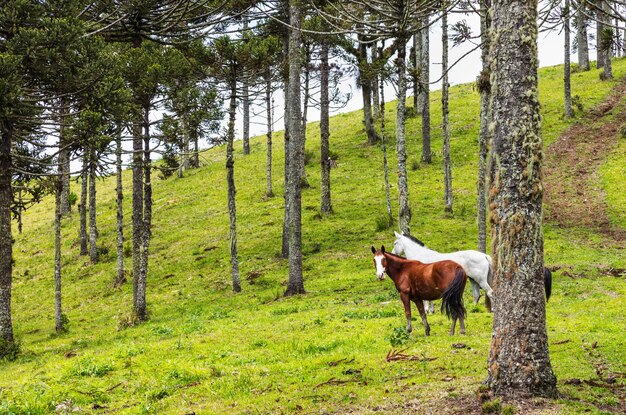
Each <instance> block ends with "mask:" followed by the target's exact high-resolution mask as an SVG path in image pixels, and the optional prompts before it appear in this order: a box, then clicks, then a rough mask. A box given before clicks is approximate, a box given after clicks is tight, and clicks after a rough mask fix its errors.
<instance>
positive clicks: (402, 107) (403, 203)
mask: <svg viewBox="0 0 626 415" xmlns="http://www.w3.org/2000/svg"><path fill="white" fill-rule="evenodd" d="M397 42H398V58H397V59H396V71H397V74H398V95H397V98H398V104H397V105H398V106H397V115H396V152H397V154H398V194H399V199H398V200H399V205H400V206H399V209H400V213H399V215H398V218H399V219H398V226H399V228H400V231H401V232H403V233H405V234H407V235H410V234H411V208H410V207H409V181H408V177H407V171H406V159H407V156H406V136H405V123H406V39H403V38H400V39H398V40H397Z"/></svg>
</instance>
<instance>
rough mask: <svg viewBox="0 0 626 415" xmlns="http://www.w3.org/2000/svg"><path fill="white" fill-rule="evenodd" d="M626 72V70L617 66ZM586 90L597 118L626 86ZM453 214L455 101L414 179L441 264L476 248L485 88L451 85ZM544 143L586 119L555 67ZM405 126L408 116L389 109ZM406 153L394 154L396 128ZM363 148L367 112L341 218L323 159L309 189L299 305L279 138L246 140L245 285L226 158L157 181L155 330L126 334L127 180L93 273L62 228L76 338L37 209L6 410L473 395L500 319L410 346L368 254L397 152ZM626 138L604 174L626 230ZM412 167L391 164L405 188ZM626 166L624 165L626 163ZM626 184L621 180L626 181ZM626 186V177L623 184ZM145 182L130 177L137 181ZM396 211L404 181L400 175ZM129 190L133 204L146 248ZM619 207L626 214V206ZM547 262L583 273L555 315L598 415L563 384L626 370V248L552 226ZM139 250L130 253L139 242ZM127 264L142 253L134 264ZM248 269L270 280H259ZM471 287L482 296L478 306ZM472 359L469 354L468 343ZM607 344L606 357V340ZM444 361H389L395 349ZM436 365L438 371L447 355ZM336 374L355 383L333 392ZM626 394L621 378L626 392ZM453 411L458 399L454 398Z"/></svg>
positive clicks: (384, 238) (570, 374)
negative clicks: (322, 206)
mask: <svg viewBox="0 0 626 415" xmlns="http://www.w3.org/2000/svg"><path fill="white" fill-rule="evenodd" d="M614 73H615V74H616V78H621V77H623V76H624V75H625V74H626V61H625V60H617V61H615V63H614ZM573 82H574V85H573V93H574V94H577V95H580V97H581V100H582V102H583V103H584V106H585V108H587V109H588V108H591V107H592V106H594V105H595V104H597V103H599V102H601V101H602V100H603V99H604V97H605V96H606V95H607V93H608V92H609V91H610V90H611V88H612V86H613V85H614V83H602V82H600V81H599V78H598V72H596V71H592V72H589V73H575V74H574V75H573ZM450 92H451V93H450V100H451V101H450V109H451V113H450V120H451V131H452V159H453V176H454V182H453V187H454V197H455V200H454V214H453V215H449V214H444V212H443V176H442V169H441V166H440V165H441V133H440V129H439V127H440V126H439V121H438V115H437V114H439V113H440V95H439V92H435V93H433V94H432V117H433V120H434V122H433V157H434V160H433V164H431V165H419V166H418V169H417V170H414V171H413V170H412V171H410V172H409V183H410V194H409V196H410V201H411V208H412V211H413V220H412V230H413V233H414V234H415V235H418V236H419V237H420V238H421V239H423V240H424V241H426V242H427V243H428V244H429V245H430V246H432V247H433V248H435V249H439V250H442V251H451V250H458V249H471V248H475V246H476V240H477V231H476V219H475V217H476V207H475V205H476V202H475V199H476V196H475V181H476V170H477V167H476V166H477V161H476V159H477V156H476V154H477V142H478V139H477V128H478V118H479V110H478V94H477V92H476V91H475V90H474V88H473V85H461V86H458V87H454V88H452V89H451V91H450ZM540 98H541V103H542V114H543V135H544V139H545V142H546V144H549V143H551V142H553V141H554V140H555V139H556V138H557V137H558V135H559V134H560V133H561V132H562V131H564V129H565V128H567V126H568V125H569V121H566V120H564V119H563V118H562V117H561V113H562V68H561V67H551V68H544V69H542V70H541V71H540ZM387 108H388V109H387V114H386V116H387V118H388V120H389V123H390V124H389V125H393V123H394V121H395V104H394V103H391V104H390V105H388V107H387ZM420 129H421V126H420V120H419V119H417V118H413V119H410V120H409V123H408V125H407V137H408V140H407V142H408V148H409V151H408V153H409V155H410V158H413V159H419V153H418V151H419V149H420V148H421V144H420V134H419V131H420ZM307 132H308V134H307V137H308V140H307V150H308V151H312V152H314V154H318V153H319V138H318V136H319V125H318V124H317V123H311V124H309V125H308V130H307ZM389 138H390V140H391V143H390V148H391V149H393V148H394V145H393V144H394V143H393V141H394V137H393V132H391V137H389ZM365 141H366V138H365V133H364V129H363V125H362V122H361V113H360V112H358V111H357V112H353V113H348V114H341V115H338V116H336V117H334V118H333V119H332V120H331V147H332V150H333V152H335V154H337V157H338V160H337V162H338V168H337V169H334V170H332V173H331V175H332V179H331V180H332V191H333V195H332V196H333V208H334V210H335V214H334V215H330V216H320V215H319V173H318V172H319V161H318V159H317V157H314V158H313V161H312V162H311V164H310V165H309V166H307V174H308V179H309V182H310V183H311V188H310V189H307V190H305V191H304V192H303V221H304V223H303V243H304V253H305V255H304V278H305V287H306V289H307V291H308V294H307V295H305V296H298V297H295V298H288V299H285V298H282V297H281V295H282V293H283V291H284V289H285V286H284V284H285V282H286V279H287V264H286V262H284V261H282V260H280V259H279V251H280V246H281V239H280V238H281V226H282V219H283V213H282V207H283V199H282V197H280V196H277V197H274V198H270V199H266V198H264V193H265V178H264V174H265V147H264V146H265V141H264V139H263V138H257V139H254V140H253V141H252V154H251V155H249V156H246V157H244V156H243V155H241V146H240V143H239V146H237V147H236V149H237V157H236V164H235V170H236V173H235V174H236V180H237V191H238V193H237V210H238V240H239V252H240V268H241V271H242V282H243V292H242V293H241V294H237V295H235V294H233V293H232V292H231V290H230V261H229V254H228V252H229V251H228V249H229V245H228V210H227V200H226V174H225V169H224V154H225V149H224V148H216V149H213V150H211V151H207V152H205V153H203V154H202V156H201V160H202V163H203V167H202V168H200V169H197V170H194V171H190V172H189V173H188V174H186V176H185V177H184V178H182V179H177V178H171V179H168V180H164V181H156V182H155V184H154V230H153V242H152V246H151V256H150V271H149V277H148V303H149V313H150V321H149V322H147V323H146V324H144V325H141V326H138V327H133V328H127V329H123V330H119V329H118V328H119V327H120V325H121V324H122V323H123V322H124V321H125V320H126V319H128V317H129V315H130V309H131V304H132V287H131V284H126V285H125V286H123V287H121V288H120V289H114V288H112V281H113V280H114V278H115V276H116V271H115V194H114V191H113V189H114V186H115V183H114V180H112V179H111V178H108V179H105V180H103V181H102V182H100V183H99V184H98V185H99V187H98V203H99V208H98V209H99V210H98V224H99V230H100V239H99V244H100V245H101V246H103V247H107V248H109V250H110V253H109V254H108V255H106V256H105V257H104V258H103V261H102V262H101V263H99V264H96V265H91V264H89V262H88V260H87V259H86V258H84V257H79V256H78V247H77V234H78V217H77V215H76V214H74V215H73V216H72V217H70V218H69V219H67V220H66V221H65V222H64V223H63V229H62V232H63V240H64V246H63V284H64V286H63V295H64V297H63V305H64V311H65V313H66V314H67V317H68V318H69V332H68V333H65V334H61V335H56V334H55V333H54V319H53V316H54V295H53V238H52V235H53V221H52V212H53V209H52V207H53V201H52V200H51V199H50V198H48V199H46V200H45V201H44V202H43V203H41V204H40V205H37V206H35V207H34V208H32V209H31V210H30V211H28V212H27V214H26V215H25V218H24V234H23V235H17V233H16V235H15V238H16V242H15V245H14V253H15V254H14V255H15V260H16V263H15V272H14V291H13V307H14V315H13V319H14V325H15V332H16V335H17V337H18V339H19V341H20V342H21V346H22V353H21V354H20V355H19V357H18V358H17V359H16V360H15V361H4V362H1V363H0V413H7V414H9V413H16V414H44V413H52V412H54V411H55V408H56V411H57V413H63V411H67V412H70V411H71V410H73V409H76V408H78V409H79V410H80V412H79V413H115V414H138V413H142V414H151V413H154V414H169V413H171V414H181V413H189V412H192V411H193V412H195V413H196V414H213V413H228V414H233V413H241V414H244V413H253V414H264V413H267V414H270V413H271V414H274V413H300V412H305V413H311V412H313V413H342V412H346V411H348V410H350V411H353V412H356V413H366V412H368V411H369V408H373V407H379V408H381V410H383V411H387V412H394V411H397V412H401V410H402V408H401V407H399V406H398V405H400V404H401V403H402V402H404V401H408V400H415V399H418V400H421V401H424V402H429V401H434V402H435V403H436V402H437V400H438V399H443V398H444V397H445V396H448V395H450V396H451V395H452V394H454V396H466V395H473V394H474V392H475V391H476V390H477V389H478V387H479V385H481V383H482V381H483V380H484V379H485V376H486V361H487V357H488V351H489V342H490V338H491V322H492V316H491V314H489V313H487V312H486V311H485V308H484V306H482V305H478V306H476V307H473V306H469V307H468V311H469V316H468V319H467V333H468V334H467V335H466V336H455V337H449V336H448V335H447V332H448V329H449V324H450V323H449V321H447V320H446V319H445V318H444V317H443V316H442V315H441V314H436V315H434V316H429V322H430V324H431V328H432V331H431V337H429V338H425V337H424V336H423V327H422V325H421V322H420V321H419V317H418V318H417V319H416V322H415V324H414V333H413V334H412V335H410V336H404V335H403V334H402V328H403V327H404V317H403V313H402V309H401V304H400V302H399V300H398V295H397V293H396V292H395V289H394V288H393V286H392V284H391V283H390V281H388V280H387V281H384V282H379V281H377V279H376V278H375V275H374V269H373V266H372V263H371V253H370V250H369V247H370V245H377V246H378V245H381V244H386V245H389V246H391V244H392V242H393V234H392V233H391V231H390V230H378V229H380V225H379V224H377V222H379V218H380V216H381V215H384V213H385V199H384V183H383V179H382V172H381V168H382V154H381V152H380V149H379V148H378V147H368V146H365V145H363V143H364V142H365ZM274 146H275V147H274V148H275V152H274V154H275V158H274V161H275V164H274V171H273V177H274V179H275V180H274V191H275V193H276V194H277V195H280V194H281V193H282V183H281V178H282V163H283V158H282V157H283V156H282V155H281V151H280V150H281V149H282V148H283V141H282V134H281V133H277V134H276V136H275V140H274ZM623 146H624V141H623V140H622V141H621V144H620V149H621V150H616V151H615V152H614V153H613V154H612V156H611V158H609V159H608V160H607V163H606V165H605V166H604V167H603V169H602V184H603V188H604V190H605V193H606V195H607V203H608V204H609V206H611V207H612V208H611V212H612V213H611V214H612V218H613V220H614V222H615V223H616V224H619V225H620V226H625V224H626V214H625V213H624V210H623V206H624V203H623V202H624V200H623V198H624V194H623V191H622V188H621V183H622V182H623V166H624V157H623V154H624V151H623ZM395 163H396V160H395V156H394V155H393V151H390V166H392V168H391V169H390V172H391V175H390V176H391V177H394V174H393V171H394V168H393V166H395ZM620 169H621V170H620ZM620 172H621V173H620ZM620 174H621V175H622V176H621V181H620V176H619V175H620ZM124 185H125V188H126V189H129V188H130V174H126V175H125V177H124ZM392 192H393V193H392V194H393V203H394V214H395V212H396V211H397V200H396V199H397V197H396V183H395V182H393V180H392ZM130 202H131V198H130V196H127V197H126V198H125V201H124V203H125V205H124V206H125V209H124V211H125V222H126V224H127V226H128V227H127V230H126V235H127V237H128V236H129V235H130V216H131V215H130V213H131V212H130V209H131V207H130ZM620 209H621V210H620ZM545 238H546V242H545V245H546V262H547V263H548V264H556V265H562V266H568V267H570V268H568V269H569V270H570V272H571V273H572V274H576V275H584V276H585V277H578V278H570V277H567V276H564V275H562V274H560V273H558V272H557V273H556V274H555V281H554V288H553V298H552V299H551V300H550V303H549V305H548V331H549V335H550V344H551V346H550V350H551V360H552V364H553V367H554V370H555V372H556V375H557V377H558V379H559V389H560V390H561V391H562V392H564V393H565V395H564V399H562V400H560V401H558V402H557V404H558V408H561V409H560V410H561V411H562V412H561V413H564V414H565V413H567V414H569V413H581V414H582V413H592V414H601V413H604V412H602V409H601V408H603V407H605V405H610V404H611V403H614V402H615V400H616V399H617V398H616V395H615V394H613V393H611V391H609V390H608V389H598V388H594V387H591V386H585V385H583V386H582V387H581V386H575V385H567V384H565V382H564V381H565V380H568V379H572V378H579V379H592V378H594V377H596V370H597V369H598V368H599V367H600V368H603V369H602V370H603V371H604V373H613V372H615V373H618V372H623V371H624V367H623V362H624V361H626V352H625V350H626V347H625V346H626V345H625V344H624V343H625V342H626V341H625V339H624V336H623V330H624V327H625V326H626V318H625V317H624V313H623V308H624V296H625V295H626V288H625V286H624V280H623V278H621V279H619V278H615V277H607V276H603V275H602V273H601V272H600V271H598V270H599V269H601V268H602V267H603V266H605V265H611V266H615V267H617V266H619V267H622V268H623V267H626V264H625V259H624V256H623V251H620V250H619V249H617V248H615V247H613V246H612V245H610V244H606V243H605V241H604V240H603V237H602V236H601V235H594V234H591V235H590V234H589V233H588V232H587V231H586V230H585V229H561V228H557V227H554V226H552V225H551V224H546V226H545ZM126 245H127V246H130V242H126ZM126 261H127V266H128V265H130V258H126ZM251 273H254V275H253V277H252V276H251ZM470 299H471V295H470V293H469V290H467V293H466V296H465V300H466V304H470V301H471V300H470ZM457 342H463V343H465V344H466V346H467V347H465V348H463V349H455V348H453V347H452V344H453V343H457ZM594 343H595V346H594ZM392 344H395V345H397V347H401V348H406V351H405V353H407V354H412V355H418V356H420V357H423V358H424V357H425V358H428V359H426V360H424V361H399V362H386V361H385V357H386V355H387V353H388V351H389V350H390V349H391V348H392ZM430 359H434V360H430ZM330 380H334V381H339V382H340V383H335V384H333V382H330V383H329V381H330ZM618 382H619V384H620V385H622V386H623V385H624V379H618ZM441 404H443V403H441Z"/></svg>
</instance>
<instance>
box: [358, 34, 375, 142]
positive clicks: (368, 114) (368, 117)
mask: <svg viewBox="0 0 626 415" xmlns="http://www.w3.org/2000/svg"><path fill="white" fill-rule="evenodd" d="M360 40H362V39H360ZM370 72H371V67H370V64H369V63H368V60H367V45H366V44H365V43H364V42H362V41H360V42H359V81H360V84H361V93H362V95H363V118H364V121H365V133H366V134H367V143H368V144H370V145H374V144H376V143H377V142H378V141H380V137H379V136H378V133H377V132H376V128H375V126H374V117H373V116H372V79H371V74H370Z"/></svg>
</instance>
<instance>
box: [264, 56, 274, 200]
mask: <svg viewBox="0 0 626 415" xmlns="http://www.w3.org/2000/svg"><path fill="white" fill-rule="evenodd" d="M265 108H266V116H267V133H266V135H267V167H266V177H267V190H266V191H265V196H267V197H274V191H273V190H272V130H273V127H272V74H271V72H270V67H269V66H268V67H267V70H266V72H265Z"/></svg>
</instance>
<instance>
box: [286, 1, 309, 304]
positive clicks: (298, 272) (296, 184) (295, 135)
mask: <svg viewBox="0 0 626 415" xmlns="http://www.w3.org/2000/svg"><path fill="white" fill-rule="evenodd" d="M289 6H290V10H291V13H290V20H289V21H290V23H291V29H290V30H289V80H290V82H289V88H288V91H287V98H288V99H287V101H288V102H289V106H290V111H289V121H288V124H289V135H290V139H289V141H290V145H289V147H290V151H289V158H290V161H289V180H288V182H287V186H288V188H289V191H288V193H287V199H288V203H287V208H288V209H289V224H288V236H289V282H288V285H287V290H286V291H285V296H289V295H295V294H303V293H304V292H305V291H304V280H303V277H302V222H301V216H302V206H301V205H302V199H301V186H300V172H301V171H302V165H303V164H304V146H303V144H304V143H303V136H302V123H301V114H300V82H298V81H297V80H298V79H299V77H300V70H301V68H302V63H301V60H302V59H301V55H300V44H301V37H302V34H301V32H300V27H301V24H302V14H301V12H302V10H301V7H302V6H301V0H290V1H289Z"/></svg>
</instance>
